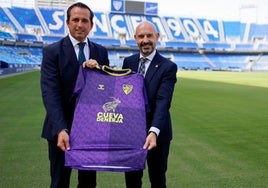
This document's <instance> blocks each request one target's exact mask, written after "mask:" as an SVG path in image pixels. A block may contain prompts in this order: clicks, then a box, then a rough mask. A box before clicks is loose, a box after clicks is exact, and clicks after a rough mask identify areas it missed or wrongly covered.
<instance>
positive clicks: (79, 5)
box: [67, 2, 94, 24]
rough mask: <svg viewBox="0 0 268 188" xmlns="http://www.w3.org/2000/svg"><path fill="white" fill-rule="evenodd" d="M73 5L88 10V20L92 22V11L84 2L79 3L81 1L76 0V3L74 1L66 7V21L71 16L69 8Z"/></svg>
mask: <svg viewBox="0 0 268 188" xmlns="http://www.w3.org/2000/svg"><path fill="white" fill-rule="evenodd" d="M74 7H79V8H86V9H88V10H89V13H90V15H89V20H90V22H91V24H93V18H94V13H93V12H92V10H91V9H90V8H89V7H88V6H87V5H86V4H84V3H81V2H78V3H74V4H72V5H71V6H70V7H69V8H68V9H67V21H69V20H70V17H71V10H72V9H73V8H74Z"/></svg>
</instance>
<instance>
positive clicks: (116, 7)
mask: <svg viewBox="0 0 268 188" xmlns="http://www.w3.org/2000/svg"><path fill="white" fill-rule="evenodd" d="M111 12H114V13H124V12H125V1H124V0H111Z"/></svg>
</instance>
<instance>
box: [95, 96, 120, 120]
mask: <svg viewBox="0 0 268 188" xmlns="http://www.w3.org/2000/svg"><path fill="white" fill-rule="evenodd" d="M112 99H113V100H112V101H108V102H106V103H104V105H102V109H103V111H104V112H98V113H97V122H109V123H123V115H122V114H121V113H116V108H117V106H118V105H119V104H120V103H121V101H120V100H119V99H116V98H114V97H112Z"/></svg>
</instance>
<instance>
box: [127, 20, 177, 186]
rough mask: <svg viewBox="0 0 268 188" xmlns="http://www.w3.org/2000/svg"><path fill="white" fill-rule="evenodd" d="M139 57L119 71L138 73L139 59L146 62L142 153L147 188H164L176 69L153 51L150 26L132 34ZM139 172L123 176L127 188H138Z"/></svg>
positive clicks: (155, 35) (153, 35)
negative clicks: (144, 157) (145, 116)
mask: <svg viewBox="0 0 268 188" xmlns="http://www.w3.org/2000/svg"><path fill="white" fill-rule="evenodd" d="M134 38H135V40H136V43H137V45H138V47H139V49H140V53H137V54H134V55H131V56H130V57H127V58H125V59H124V62H123V67H122V68H130V69H131V70H132V71H135V72H140V69H141V67H142V65H141V61H140V59H141V58H146V61H145V67H144V68H143V70H142V71H143V72H142V73H143V74H144V82H145V87H146V91H147V95H148V102H149V107H150V111H149V112H148V113H147V131H148V135H147V138H146V141H145V144H144V146H143V147H144V149H148V150H149V151H148V155H147V165H148V173H149V179H150V182H151V188H165V187H166V171H167V164H168V155H169V148H170V142H171V139H172V125H171V117H170V112H169V109H170V106H171V100H172V96H173V91H174V87H175V83H176V82H177V76H176V74H177V65H176V64H175V63H173V62H171V61H170V60H168V59H167V58H165V57H163V56H161V55H160V54H159V52H158V51H157V50H156V44H157V41H158V39H159V33H158V32H156V29H155V27H154V25H153V24H152V23H151V22H148V21H144V22H142V23H140V24H139V25H138V26H137V28H136V32H135V34H134ZM142 176H143V171H142V170H141V171H132V172H126V173H125V182H126V187H127V188H140V187H142Z"/></svg>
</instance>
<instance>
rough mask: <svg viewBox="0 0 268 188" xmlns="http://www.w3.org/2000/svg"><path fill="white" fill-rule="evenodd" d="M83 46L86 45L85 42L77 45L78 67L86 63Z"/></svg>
mask: <svg viewBox="0 0 268 188" xmlns="http://www.w3.org/2000/svg"><path fill="white" fill-rule="evenodd" d="M85 45H86V43H85V42H80V43H78V46H79V52H78V61H79V64H80V65H82V64H83V62H84V61H86V57H85V54H84V47H85Z"/></svg>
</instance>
